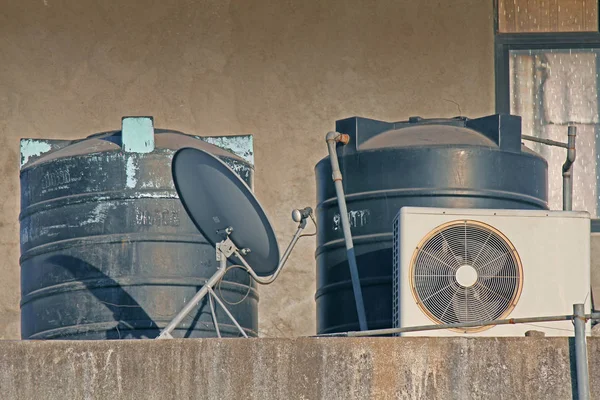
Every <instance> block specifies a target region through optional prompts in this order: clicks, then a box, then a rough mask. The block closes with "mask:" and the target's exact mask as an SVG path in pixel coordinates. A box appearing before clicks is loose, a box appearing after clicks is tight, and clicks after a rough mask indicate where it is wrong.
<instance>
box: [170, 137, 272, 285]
mask: <svg viewBox="0 0 600 400" xmlns="http://www.w3.org/2000/svg"><path fill="white" fill-rule="evenodd" d="M172 168H173V180H174V182H175V189H176V190H177V193H178V194H179V199H180V200H181V202H182V203H183V206H184V208H185V210H186V211H187V213H188V215H189V216H190V218H191V219H192V221H193V222H194V224H195V225H196V227H197V228H198V230H199V231H200V232H202V234H203V235H204V237H206V239H207V240H208V241H209V242H210V243H211V244H212V245H213V246H216V245H217V243H219V242H221V241H222V240H224V239H225V237H224V236H223V235H222V231H224V230H225V229H227V228H229V227H231V228H233V231H232V232H231V234H230V235H229V238H230V239H231V241H233V243H235V245H236V246H238V247H239V248H246V249H250V252H249V253H245V254H244V259H245V260H246V261H247V263H248V264H249V265H251V266H252V269H253V270H254V272H255V273H256V275H258V276H262V277H265V276H269V275H272V274H273V273H275V271H276V270H277V266H278V264H279V246H278V244H277V238H276V237H275V232H274V231H273V228H272V226H271V223H270V222H269V219H268V218H267V215H266V214H265V212H264V210H263V208H262V207H261V206H260V204H259V202H258V200H257V199H256V197H254V194H253V193H252V192H251V191H250V189H249V188H248V186H246V184H245V183H244V181H242V180H241V179H240V178H239V177H238V176H237V175H236V174H235V173H234V172H233V171H232V170H231V169H230V168H229V167H228V166H227V165H225V164H224V163H223V162H222V161H221V160H219V159H218V158H216V157H215V156H213V155H212V154H209V153H207V152H205V151H202V150H199V149H194V148H183V149H181V150H179V151H177V153H175V156H173V164H172Z"/></svg>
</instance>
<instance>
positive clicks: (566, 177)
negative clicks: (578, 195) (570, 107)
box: [521, 125, 577, 211]
mask: <svg viewBox="0 0 600 400" xmlns="http://www.w3.org/2000/svg"><path fill="white" fill-rule="evenodd" d="M521 138H522V139H523V140H529V141H530V142H536V143H541V144H545V145H547V146H556V147H562V148H564V149H567V159H566V160H565V163H564V164H563V166H562V176H563V211H572V210H573V163H574V162H575V157H576V155H577V153H576V151H575V139H576V138H577V127H576V126H573V125H569V128H568V140H567V143H563V142H557V141H555V140H550V139H542V138H538V137H535V136H529V135H521Z"/></svg>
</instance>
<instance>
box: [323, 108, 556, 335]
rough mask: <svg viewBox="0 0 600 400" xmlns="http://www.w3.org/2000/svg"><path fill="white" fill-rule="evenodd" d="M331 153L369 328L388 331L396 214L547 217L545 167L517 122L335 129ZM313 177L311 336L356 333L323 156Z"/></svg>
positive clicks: (359, 124) (349, 122) (366, 124)
mask: <svg viewBox="0 0 600 400" xmlns="http://www.w3.org/2000/svg"><path fill="white" fill-rule="evenodd" d="M336 130H337V131H338V132H340V133H346V134H348V135H350V143H349V144H347V145H345V146H341V145H338V148H337V154H338V157H339V159H340V169H341V172H342V175H343V184H344V190H345V194H346V201H347V205H348V212H349V219H350V224H351V226H352V228H351V229H352V234H353V238H354V246H355V250H356V255H357V264H358V268H359V274H360V279H361V286H362V293H363V297H364V303H365V309H366V314H367V321H368V326H369V329H382V328H391V327H392V268H393V264H392V241H393V238H392V224H393V219H394V217H395V216H396V214H397V213H398V211H399V210H400V208H401V207H403V206H421V207H454V208H507V209H547V163H546V161H545V160H544V159H543V158H542V157H540V156H538V155H537V154H535V153H534V152H532V151H531V150H529V149H527V148H525V147H524V146H522V143H521V118H520V117H517V116H510V115H492V116H488V117H484V118H479V119H472V120H469V119H467V118H463V117H457V118H453V119H435V120H424V119H421V118H418V117H415V118H411V119H410V120H409V121H405V122H393V123H390V122H383V121H376V120H370V119H366V118H349V119H344V120H341V121H337V123H336ZM315 172H316V179H317V203H318V204H317V218H318V224H319V230H318V235H317V251H316V256H315V257H316V261H317V292H316V295H315V298H316V306H317V333H319V334H322V333H331V332H342V331H349V330H359V326H358V320H357V314H356V307H355V302H354V297H353V292H352V286H351V281H350V273H349V269H348V263H347V257H346V251H345V246H344V238H343V233H342V227H341V221H340V216H339V209H338V205H337V199H336V197H335V188H334V185H333V182H332V180H331V165H330V160H329V158H325V159H323V160H321V161H320V162H319V163H318V164H317V166H316V168H315Z"/></svg>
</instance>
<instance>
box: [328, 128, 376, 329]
mask: <svg viewBox="0 0 600 400" xmlns="http://www.w3.org/2000/svg"><path fill="white" fill-rule="evenodd" d="M325 140H326V141H327V149H328V150H329V159H330V160H331V171H332V175H331V178H332V179H333V184H334V185H335V194H336V196H337V200H338V207H339V209H340V218H341V221H342V229H343V231H344V239H345V241H346V252H347V253H348V264H349V265H350V277H351V279H352V289H353V291H354V300H355V302H356V313H357V314H358V324H359V327H360V330H361V331H366V330H368V329H369V328H368V326H367V317H366V314H365V305H364V303H363V296H362V289H361V287H360V278H359V275H358V266H357V265H356V254H355V253H354V243H353V242H352V232H351V231H350V221H349V220H348V209H347V208H346V196H345V195H344V187H343V185H342V173H341V171H340V165H339V161H338V157H337V152H336V145H337V143H341V144H343V145H344V144H347V143H348V142H349V141H350V136H348V135H346V134H342V133H338V132H329V133H328V134H327V136H326V137H325Z"/></svg>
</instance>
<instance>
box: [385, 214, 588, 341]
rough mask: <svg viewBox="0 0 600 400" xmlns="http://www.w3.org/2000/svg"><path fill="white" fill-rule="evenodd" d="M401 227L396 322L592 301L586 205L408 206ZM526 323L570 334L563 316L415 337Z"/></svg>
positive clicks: (484, 317)
mask: <svg viewBox="0 0 600 400" xmlns="http://www.w3.org/2000/svg"><path fill="white" fill-rule="evenodd" d="M394 225H395V226H394V324H395V327H408V326H420V325H431V324H454V323H463V322H477V321H489V320H495V319H505V318H518V317H532V316H545V315H558V314H570V313H572V305H573V304H574V303H582V302H587V303H589V291H590V265H589V262H590V253H589V251H590V250H589V247H590V219H589V214H587V213H585V212H562V211H528V210H472V209H468V210H467V209H438V208H415V207H405V208H402V209H401V210H400V213H399V214H398V216H397V217H396V220H395V224H394ZM586 306H587V304H586ZM588 308H589V307H588ZM528 330H539V331H543V332H545V333H546V335H549V336H550V335H552V336H566V335H572V334H573V328H572V325H571V323H570V322H569V321H566V322H552V323H543V324H527V325H498V326H481V327H476V328H461V329H452V330H451V329H446V330H435V331H423V332H414V333H410V335H422V336H448V335H486V336H521V335H523V334H524V333H525V332H526V331H528Z"/></svg>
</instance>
